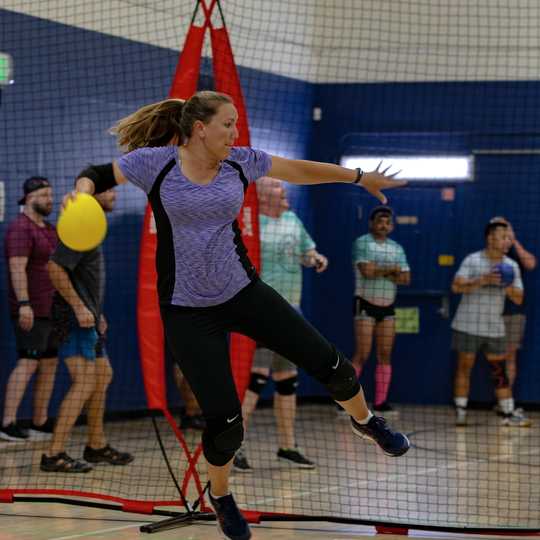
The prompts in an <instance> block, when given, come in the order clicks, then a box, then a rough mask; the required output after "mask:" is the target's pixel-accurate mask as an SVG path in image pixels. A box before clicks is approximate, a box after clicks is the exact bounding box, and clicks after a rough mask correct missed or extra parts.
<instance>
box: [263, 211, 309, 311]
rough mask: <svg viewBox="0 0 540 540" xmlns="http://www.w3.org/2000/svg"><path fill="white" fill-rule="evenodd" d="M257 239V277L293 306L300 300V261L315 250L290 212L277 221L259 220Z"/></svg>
mask: <svg viewBox="0 0 540 540" xmlns="http://www.w3.org/2000/svg"><path fill="white" fill-rule="evenodd" d="M259 224H260V236H261V277H262V279H263V281H265V282H266V283H268V285H270V286H271V287H273V288H274V289H276V291H278V292H279V293H280V294H281V295H282V296H283V297H284V298H285V299H286V300H287V301H288V302H289V303H291V304H292V305H293V306H299V305H300V298H301V296H302V265H301V259H302V256H303V255H305V254H306V253H307V252H308V251H310V250H312V249H315V242H314V241H313V240H312V238H311V236H309V234H308V232H307V231H306V229H305V228H304V225H303V224H302V222H301V221H300V219H299V218H298V216H297V215H296V214H295V213H294V212H292V211H291V210H287V211H286V212H283V214H281V216H280V217H279V218H271V217H268V216H264V215H261V216H259Z"/></svg>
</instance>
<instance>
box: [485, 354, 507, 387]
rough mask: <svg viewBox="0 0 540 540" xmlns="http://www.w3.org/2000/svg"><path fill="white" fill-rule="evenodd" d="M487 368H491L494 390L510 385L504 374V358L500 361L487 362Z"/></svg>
mask: <svg viewBox="0 0 540 540" xmlns="http://www.w3.org/2000/svg"><path fill="white" fill-rule="evenodd" d="M489 368H490V370H491V376H492V378H493V384H494V385H495V390H501V389H504V388H508V387H509V386H510V381H509V380H508V376H507V375H506V369H505V365H504V360H501V361H500V362H489Z"/></svg>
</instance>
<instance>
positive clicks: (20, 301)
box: [17, 300, 30, 307]
mask: <svg viewBox="0 0 540 540" xmlns="http://www.w3.org/2000/svg"><path fill="white" fill-rule="evenodd" d="M17 304H18V305H19V307H23V306H29V305H30V300H19V301H18V302H17Z"/></svg>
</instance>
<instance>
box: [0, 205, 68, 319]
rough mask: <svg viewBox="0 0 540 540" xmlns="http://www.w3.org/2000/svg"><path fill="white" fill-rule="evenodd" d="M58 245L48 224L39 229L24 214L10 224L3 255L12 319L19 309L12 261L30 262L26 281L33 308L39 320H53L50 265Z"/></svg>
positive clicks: (54, 233) (54, 234) (52, 289)
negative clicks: (12, 275) (22, 258)
mask: <svg viewBox="0 0 540 540" xmlns="http://www.w3.org/2000/svg"><path fill="white" fill-rule="evenodd" d="M57 243H58V237H57V236H56V229H55V228H54V227H53V226H52V225H51V224H50V223H48V222H47V221H46V222H45V225H44V226H43V227H40V226H39V225H37V224H36V223H34V222H33V221H32V220H31V219H30V218H29V217H28V216H26V215H25V214H19V215H18V216H17V217H16V218H15V219H14V220H13V221H12V222H11V223H10V224H9V227H8V229H7V231H6V238H5V245H4V252H5V257H6V262H7V263H8V266H7V268H8V282H9V285H8V290H9V295H8V298H9V308H10V312H11V315H12V316H13V317H15V316H16V315H17V313H18V311H19V307H18V304H17V297H16V296H15V291H14V290H13V281H12V277H11V273H10V271H9V259H11V258H12V257H27V258H28V263H27V265H26V277H27V280H28V296H29V300H30V305H31V306H32V309H33V310H34V315H35V316H36V317H50V316H51V305H52V298H53V294H54V287H53V284H52V283H51V279H50V278H49V272H48V270H47V263H48V262H49V257H50V256H51V253H52V252H53V251H54V250H55V248H56V244H57Z"/></svg>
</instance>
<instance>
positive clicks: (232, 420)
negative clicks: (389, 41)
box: [227, 414, 239, 424]
mask: <svg viewBox="0 0 540 540" xmlns="http://www.w3.org/2000/svg"><path fill="white" fill-rule="evenodd" d="M238 416H239V415H238V414H237V415H236V416H233V417H232V418H227V424H232V423H233V422H234V421H235V420H236V419H237V418H238Z"/></svg>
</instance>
